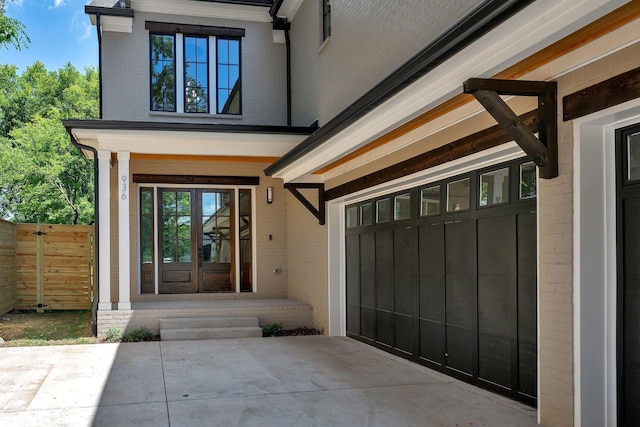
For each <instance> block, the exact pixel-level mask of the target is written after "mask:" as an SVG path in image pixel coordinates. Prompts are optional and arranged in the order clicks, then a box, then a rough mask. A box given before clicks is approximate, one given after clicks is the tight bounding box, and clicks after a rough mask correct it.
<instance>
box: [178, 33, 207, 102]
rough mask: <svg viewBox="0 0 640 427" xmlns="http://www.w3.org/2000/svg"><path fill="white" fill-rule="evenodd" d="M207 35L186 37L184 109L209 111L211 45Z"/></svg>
mask: <svg viewBox="0 0 640 427" xmlns="http://www.w3.org/2000/svg"><path fill="white" fill-rule="evenodd" d="M208 46H209V45H208V38H207V37H192V36H185V38H184V111H185V112H187V113H207V112H209V61H208V57H209V47H208Z"/></svg>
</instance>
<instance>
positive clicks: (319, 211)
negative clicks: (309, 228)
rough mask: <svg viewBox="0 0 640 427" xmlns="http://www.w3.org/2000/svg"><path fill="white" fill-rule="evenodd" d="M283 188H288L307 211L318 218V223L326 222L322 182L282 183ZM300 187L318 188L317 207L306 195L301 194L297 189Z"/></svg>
mask: <svg viewBox="0 0 640 427" xmlns="http://www.w3.org/2000/svg"><path fill="white" fill-rule="evenodd" d="M284 188H286V189H287V190H289V192H290V193H291V194H293V196H294V197H295V198H296V199H298V201H299V202H300V203H302V205H303V206H304V207H305V208H307V210H308V211H309V212H311V213H312V214H313V216H315V217H316V218H317V219H318V222H319V223H320V225H324V224H325V223H326V210H325V201H326V199H325V191H324V184H309V183H300V184H294V183H288V184H285V185H284ZM300 189H315V190H318V208H316V207H315V206H313V204H312V203H311V202H310V201H309V200H307V198H306V197H304V196H303V195H302V193H301V192H300V191H299V190H300Z"/></svg>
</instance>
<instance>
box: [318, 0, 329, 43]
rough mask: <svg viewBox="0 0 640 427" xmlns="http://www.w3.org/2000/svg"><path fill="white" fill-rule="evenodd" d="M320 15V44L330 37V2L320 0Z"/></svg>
mask: <svg viewBox="0 0 640 427" xmlns="http://www.w3.org/2000/svg"><path fill="white" fill-rule="evenodd" d="M320 2H321V3H322V4H321V8H322V10H321V13H322V43H324V42H325V41H326V40H327V39H328V38H329V37H331V0H320Z"/></svg>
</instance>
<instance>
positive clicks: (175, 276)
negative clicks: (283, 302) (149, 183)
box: [141, 188, 252, 294]
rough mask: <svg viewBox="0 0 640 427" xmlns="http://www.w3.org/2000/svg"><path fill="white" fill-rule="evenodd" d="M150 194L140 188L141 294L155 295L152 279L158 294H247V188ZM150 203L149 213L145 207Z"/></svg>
mask: <svg viewBox="0 0 640 427" xmlns="http://www.w3.org/2000/svg"><path fill="white" fill-rule="evenodd" d="M145 192H147V193H148V194H149V195H146V194H145ZM153 195H154V189H152V188H149V189H147V188H143V189H142V193H141V248H142V268H141V270H142V292H143V293H145V292H153V291H155V289H156V284H155V282H156V280H157V291H158V293H161V294H167V293H170V294H176V293H199V292H237V291H251V290H252V285H251V192H250V190H248V189H247V190H245V189H240V190H237V189H233V188H232V189H208V188H206V189H193V188H156V189H155V197H153ZM154 199H155V200H157V207H156V209H155V210H154V209H153V208H150V207H149V206H147V205H148V204H150V203H151V202H150V201H151V200H154ZM236 199H237V200H236ZM145 204H146V205H145ZM154 219H155V221H154ZM154 223H155V224H157V225H156V226H154V225H153V224H154ZM156 236H157V239H155V237H156ZM156 247H157V254H158V255H157V256H154V255H150V253H151V252H156V251H154V250H153V248H156ZM156 271H157V275H156Z"/></svg>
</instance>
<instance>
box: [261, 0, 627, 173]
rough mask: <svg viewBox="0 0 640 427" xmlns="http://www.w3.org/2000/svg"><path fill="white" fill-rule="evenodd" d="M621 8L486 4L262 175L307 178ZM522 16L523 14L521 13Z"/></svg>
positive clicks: (565, 1)
mask: <svg viewBox="0 0 640 427" xmlns="http://www.w3.org/2000/svg"><path fill="white" fill-rule="evenodd" d="M625 3H627V1H623V0H610V1H607V2H602V1H598V0H581V1H573V0H560V1H546V0H538V1H535V2H532V1H487V2H485V3H483V4H482V5H481V6H480V7H478V8H477V9H475V10H474V11H473V12H472V13H471V14H469V15H468V16H467V17H465V18H464V19H463V20H461V21H460V22H458V23H457V24H456V25H454V26H453V27H452V28H451V29H449V30H448V31H447V32H445V33H444V34H443V35H442V36H440V37H439V38H438V39H436V40H435V41H434V42H432V43H431V44H429V45H428V46H426V47H425V48H424V49H423V50H422V51H421V52H419V53H418V54H417V55H416V56H414V57H413V58H412V59H410V60H409V61H408V62H407V63H405V64H404V65H403V66H401V67H400V68H398V69H397V70H396V71H395V72H394V73H392V74H391V75H389V76H388V77H387V78H386V79H384V80H383V81H382V82H380V83H379V84H378V85H377V86H375V87H374V88H372V89H371V90H370V91H368V92H367V93H365V94H364V95H363V96H362V97H361V98H360V99H358V100H357V101H356V102H355V103H353V104H352V105H351V106H349V107H348V108H346V109H345V110H343V111H342V112H340V113H339V114H337V115H336V116H335V117H334V118H333V119H331V120H329V121H328V122H327V123H326V124H325V125H323V126H322V127H320V128H319V129H318V131H316V132H314V133H313V134H312V135H311V136H309V137H308V138H307V139H305V140H304V141H303V142H302V143H301V144H300V145H298V146H297V147H295V148H294V149H293V150H291V151H290V152H288V153H287V154H286V155H285V156H283V157H282V158H280V159H279V160H278V161H276V162H275V163H273V164H272V165H270V166H269V167H268V168H266V169H265V173H266V174H267V175H270V176H277V177H281V178H283V179H284V180H285V182H296V181H304V180H308V179H309V177H310V174H312V173H313V172H314V171H316V170H319V169H321V168H322V167H324V166H325V165H327V164H329V163H331V162H332V161H335V160H336V159H339V158H341V157H342V156H345V155H347V154H349V153H350V152H352V151H354V150H356V149H358V148H360V147H362V146H363V145H365V144H367V143H368V142H370V141H372V140H373V139H375V138H376V137H379V136H380V135H382V134H384V133H386V132H389V131H390V130H392V129H394V128H396V127H398V126H400V125H402V124H403V123H406V122H408V121H409V120H411V119H413V118H415V117H417V116H418V115H420V114H421V113H424V112H425V111H428V110H430V109H432V108H435V107H436V106H438V105H440V104H442V103H443V102H445V101H447V100H448V99H451V98H452V97H454V96H455V95H458V94H460V93H462V82H463V81H465V80H467V79H469V78H473V77H491V76H492V75H494V74H496V73H497V72H499V71H502V70H504V69H506V68H508V67H509V66H512V65H513V64H515V63H517V62H518V61H520V60H522V59H523V58H526V57H528V56H529V55H531V54H533V53H535V52H536V51H539V50H540V49H541V48H543V47H545V46H548V45H550V44H552V43H554V42H556V41H558V40H560V39H561V38H563V37H565V36H567V35H568V34H571V33H572V32H574V31H577V30H578V29H580V28H581V27H583V26H585V25H587V24H589V23H590V22H592V21H594V20H596V19H598V18H600V17H602V16H604V15H605V14H607V13H609V12H611V11H612V10H615V9H617V8H619V7H621V6H622V5H624V4H625ZM525 8H526V10H523V9H525Z"/></svg>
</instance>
